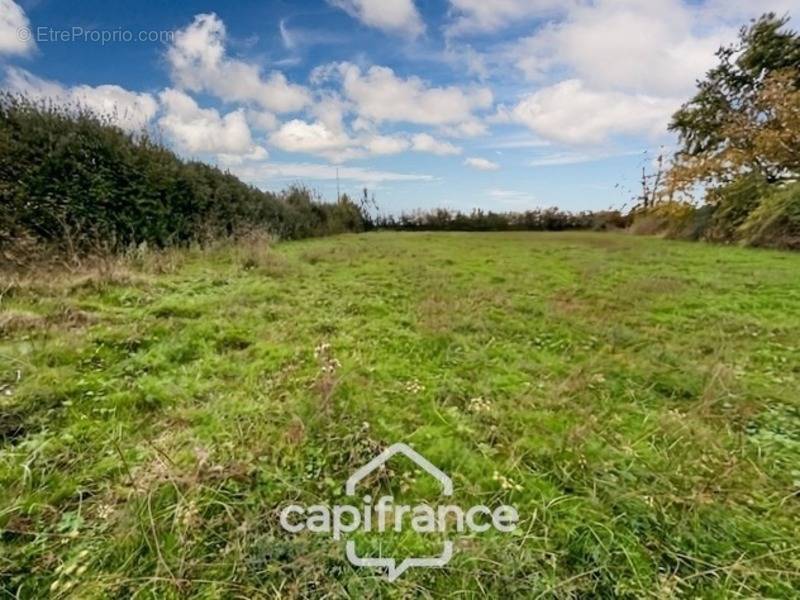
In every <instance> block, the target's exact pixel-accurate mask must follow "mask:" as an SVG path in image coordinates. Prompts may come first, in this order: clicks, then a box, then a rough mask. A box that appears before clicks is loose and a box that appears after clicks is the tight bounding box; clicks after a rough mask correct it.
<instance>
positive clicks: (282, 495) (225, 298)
mask: <svg viewBox="0 0 800 600" xmlns="http://www.w3.org/2000/svg"><path fill="white" fill-rule="evenodd" d="M3 290H5V293H4V296H3V298H2V304H1V305H0V309H1V310H2V312H0V434H1V435H2V445H0V528H2V529H3V532H2V537H0V591H4V592H5V593H6V594H5V595H3V594H0V597H5V596H6V595H7V596H8V597H17V596H18V597H23V598H40V597H44V596H46V595H48V594H51V595H52V596H53V597H73V596H74V597H80V598H105V597H120V598H123V597H125V598H127V597H130V596H133V595H135V596H136V597H140V598H147V597H200V598H218V597H226V598H227V597H248V598H251V597H309V598H311V597H323V596H324V597H353V598H361V597H370V596H372V597H375V596H382V597H398V598H399V597H410V596H415V597H416V596H418V597H459V598H461V597H467V598H469V597H484V596H491V597H501V596H502V597H526V598H529V597H537V596H541V597H544V598H550V597H553V596H555V597H562V598H568V597H576V596H584V597H596V596H606V597H608V596H628V597H647V596H650V597H659V596H660V597H671V596H675V595H678V596H686V597H696V596H701V597H711V598H715V597H718V598H722V597H736V596H741V597H754V596H770V597H781V596H783V597H790V596H794V595H796V594H798V590H800V536H798V533H799V532H800V526H799V525H798V523H800V399H799V397H798V389H800V254H788V253H779V252H770V251H758V250H747V249H740V248H731V247H720V246H708V245H702V244H687V243H680V242H667V241H662V240H656V239H649V238H635V237H629V236H625V235H614V234H588V233H576V234H539V233H533V234H531V233H519V234H517V233H513V234H395V233H378V234H368V235H360V236H341V237H335V238H328V239H320V240H310V241H303V242H294V243H286V244H280V245H278V246H277V247H275V248H274V249H272V250H267V249H265V248H256V247H249V248H240V247H234V248H221V249H217V250H214V251H206V252H200V251H194V252H185V253H179V252H172V253H170V254H167V255H163V256H145V257H143V258H140V259H138V260H132V261H130V262H128V263H126V264H125V265H122V266H120V265H111V266H109V267H108V268H106V269H104V270H100V271H97V272H93V273H90V274H83V275H80V276H79V275H75V276H60V277H51V276H48V275H42V276H40V277H37V278H33V279H28V280H25V281H16V282H14V281H10V280H9V281H8V282H7V284H5V285H1V286H0V292H2V291H3ZM322 344H330V351H329V352H327V353H325V352H323V356H321V357H318V356H315V348H318V347H320V346H321V345H322ZM334 358H335V359H336V360H337V361H339V363H340V364H341V366H340V367H337V368H335V369H334V370H333V373H324V372H323V371H322V368H321V367H322V366H324V363H326V362H332V361H333V359H334ZM476 398H481V399H482V400H483V402H476V401H475V400H474V399H476ZM399 441H403V442H408V443H411V444H412V445H413V446H414V447H415V448H416V449H417V450H419V451H420V452H421V453H422V454H424V455H425V456H426V457H427V458H428V459H430V460H431V461H432V462H433V463H434V464H436V465H437V466H438V467H440V468H441V469H443V470H444V471H445V472H447V473H448V474H450V476H451V477H452V478H453V480H454V482H455V498H454V500H455V502H456V503H458V504H460V505H463V506H470V505H472V504H474V503H477V502H480V503H484V504H488V505H498V504H502V503H507V504H513V505H514V506H516V507H517V509H518V510H519V512H520V515H521V524H520V528H519V530H518V532H517V534H516V535H509V534H501V533H497V532H495V533H489V532H487V533H485V534H468V535H461V536H458V535H456V536H453V538H452V539H454V540H455V542H456V549H457V550H456V554H455V556H454V558H453V560H452V561H451V562H450V564H449V565H448V566H447V567H446V568H444V569H412V570H410V571H408V572H406V573H405V574H404V575H403V576H402V577H401V578H400V579H399V580H398V581H396V582H394V583H387V582H386V581H384V580H383V579H382V578H381V577H380V574H379V573H378V572H375V571H372V570H369V569H356V568H354V567H352V566H350V564H349V563H348V562H347V561H346V559H345V555H344V542H334V541H333V540H331V539H330V538H328V537H325V536H321V535H314V534H308V533H303V534H298V535H290V534H287V533H284V532H283V531H282V530H281V529H280V527H279V525H278V519H277V512H278V510H279V509H280V508H281V507H282V506H284V505H286V504H287V503H291V502H295V501H298V502H303V503H306V504H313V503H314V502H322V503H330V504H333V503H337V502H340V501H342V500H343V498H342V496H343V486H344V482H345V480H346V479H347V477H348V476H349V475H350V473H352V471H353V470H355V469H356V468H358V467H359V466H361V465H362V464H364V463H365V462H366V461H367V460H369V459H370V458H372V457H373V456H374V455H375V454H376V453H377V452H379V451H380V449H382V448H384V447H386V446H388V445H389V444H392V443H394V442H399ZM388 475H389V477H385V478H384V481H383V482H382V484H381V485H383V486H384V488H385V489H391V490H392V491H393V492H395V493H396V494H397V495H398V496H400V495H403V494H406V495H409V494H411V493H412V491H414V490H417V491H419V490H425V489H428V488H430V486H429V485H427V486H426V484H425V483H424V481H423V480H424V477H423V476H422V475H421V474H420V473H418V472H414V471H413V470H408V469H405V465H404V464H402V463H400V464H397V465H393V466H392V467H391V468H390V472H389V473H388ZM428 541H429V540H422V539H416V538H412V537H405V538H402V539H392V540H388V541H387V542H386V543H387V544H388V547H391V548H392V550H393V551H394V552H412V551H413V550H414V549H417V548H420V547H423V546H425V545H426V543H427V542H428ZM359 543H360V544H361V547H362V548H367V547H374V546H375V544H377V541H376V540H375V539H374V538H371V537H369V536H361V537H360V538H359ZM385 547H386V546H385Z"/></svg>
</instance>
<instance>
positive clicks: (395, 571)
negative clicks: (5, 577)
mask: <svg viewBox="0 0 800 600" xmlns="http://www.w3.org/2000/svg"><path fill="white" fill-rule="evenodd" d="M397 454H402V455H404V456H405V457H407V458H408V459H410V460H411V461H412V462H414V463H416V464H417V465H418V466H419V467H421V468H422V469H423V470H424V471H426V472H427V473H428V474H429V475H431V477H433V478H434V479H436V480H437V481H438V482H439V483H440V484H441V486H442V494H444V495H445V496H452V495H453V480H452V479H450V477H448V476H447V474H446V473H445V472H444V471H442V470H441V469H439V468H437V467H436V466H435V465H434V464H433V463H431V462H430V461H429V460H428V459H427V458H425V457H424V456H422V455H421V454H420V453H419V452H417V451H416V450H414V449H413V448H411V446H409V445H408V444H403V443H397V444H392V445H391V446H389V447H388V448H386V450H384V451H383V452H381V453H380V454H379V455H378V456H376V457H375V458H373V459H372V460H371V461H369V462H368V463H367V464H365V465H364V466H363V467H361V468H360V469H358V470H357V471H356V472H355V473H353V474H352V475H351V476H350V477H349V478H348V480H347V483H346V484H345V492H346V493H347V495H348V496H355V494H356V486H357V485H358V484H359V482H360V481H362V480H363V479H364V478H365V477H367V476H368V475H369V474H370V473H372V472H373V471H374V470H375V469H379V468H380V467H381V465H383V464H385V463H386V462H387V461H389V460H390V459H391V458H392V457H393V456H395V455H397ZM345 553H346V555H347V560H349V561H350V563H351V564H353V565H354V566H356V567H378V568H385V569H386V578H387V580H389V581H394V580H396V579H397V578H398V577H400V575H402V574H403V573H404V572H405V571H406V570H407V569H409V568H411V567H443V566H445V565H446V564H447V563H448V562H450V559H451V558H452V557H453V542H451V541H450V540H447V541H445V542H444V545H443V547H442V553H441V554H440V555H439V556H429V557H425V558H406V559H404V560H402V561H400V562H399V563H398V562H397V560H396V559H394V558H363V557H360V556H358V553H357V552H356V544H355V542H354V541H353V540H348V541H347V543H346V544H345Z"/></svg>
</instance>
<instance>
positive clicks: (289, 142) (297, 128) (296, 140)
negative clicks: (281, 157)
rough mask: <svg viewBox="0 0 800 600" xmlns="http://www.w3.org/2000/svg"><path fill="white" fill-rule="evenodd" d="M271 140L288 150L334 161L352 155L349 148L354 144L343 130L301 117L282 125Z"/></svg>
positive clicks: (272, 142) (275, 144)
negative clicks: (310, 121)
mask: <svg viewBox="0 0 800 600" xmlns="http://www.w3.org/2000/svg"><path fill="white" fill-rule="evenodd" d="M269 141H270V143H271V144H272V145H273V146H275V147H277V148H280V149H281V150H285V151H286V152H306V153H309V154H319V155H321V156H325V157H326V158H329V159H330V160H334V161H336V160H337V159H338V160H342V159H344V158H347V157H352V156H350V152H348V150H349V149H350V147H351V146H353V144H354V141H353V140H352V139H350V137H349V136H348V135H347V134H346V133H345V132H344V131H343V130H339V129H335V128H331V127H329V126H328V125H326V124H325V123H323V122H322V121H314V122H313V123H309V122H307V121H303V120H301V119H293V120H291V121H289V122H288V123H284V124H283V125H281V127H280V128H279V129H278V130H277V131H276V132H275V133H273V134H272V135H271V136H270V138H269Z"/></svg>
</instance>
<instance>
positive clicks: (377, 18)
mask: <svg viewBox="0 0 800 600" xmlns="http://www.w3.org/2000/svg"><path fill="white" fill-rule="evenodd" d="M328 3H329V4H331V5H332V6H335V7H337V8H341V9H342V10H344V11H345V12H347V14H349V15H350V16H351V17H353V18H355V19H358V20H359V21H361V22H362V23H364V25H367V26H369V27H375V28H377V29H380V30H382V31H386V32H389V33H396V34H402V35H406V36H409V37H417V36H418V35H420V34H421V33H422V32H424V31H425V25H424V24H423V22H422V18H421V17H420V14H419V12H418V11H417V7H416V6H414V2H413V0H328Z"/></svg>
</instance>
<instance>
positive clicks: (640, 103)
mask: <svg viewBox="0 0 800 600" xmlns="http://www.w3.org/2000/svg"><path fill="white" fill-rule="evenodd" d="M680 104H681V99H675V98H661V97H654V96H646V95H642V94H625V93H622V92H615V91H598V90H593V89H590V88H588V87H587V86H585V85H584V84H583V82H582V81H580V80H578V79H569V80H566V81H562V82H560V83H557V84H555V85H552V86H549V87H545V88H542V89H540V90H538V91H537V92H534V93H533V94H530V95H528V96H527V97H525V98H523V99H522V100H521V101H520V102H519V103H518V104H517V105H516V106H514V107H513V108H512V109H511V110H510V111H508V113H507V117H508V119H509V120H511V121H512V122H516V123H521V124H523V125H526V126H527V127H528V128H530V129H531V131H533V132H534V133H536V134H538V135H540V136H542V137H544V138H547V139H550V140H555V141H558V142H563V143H567V144H593V143H600V142H603V141H605V140H606V139H607V138H608V137H609V136H612V135H616V134H631V135H635V134H645V135H650V136H655V135H658V134H659V133H661V132H663V131H664V130H665V127H666V124H667V122H668V121H669V118H670V115H671V114H672V113H673V112H674V111H675V110H676V109H677V108H678V107H679V106H680Z"/></svg>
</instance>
